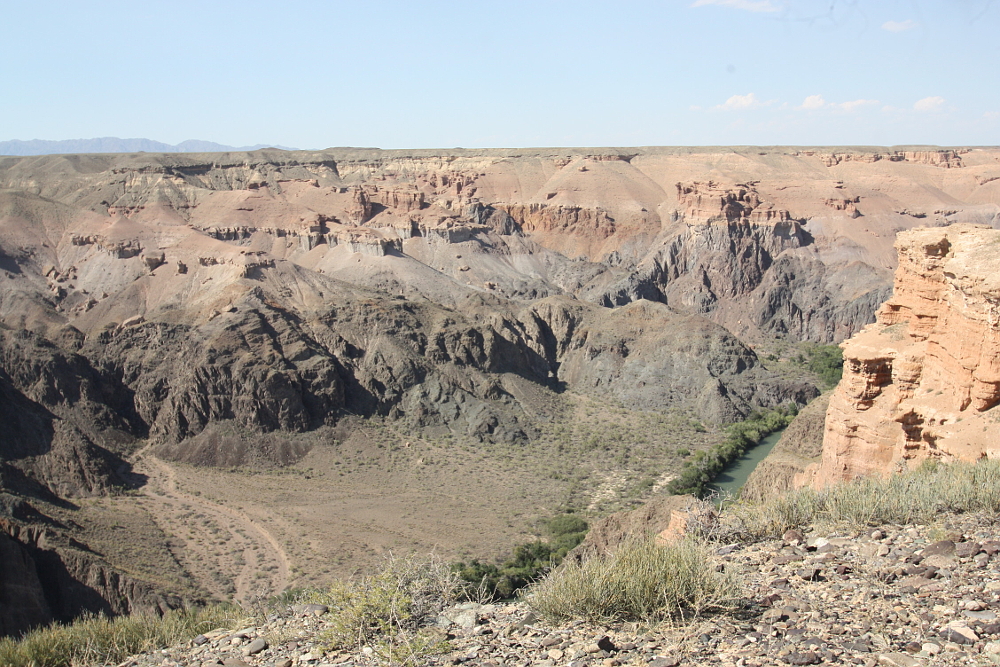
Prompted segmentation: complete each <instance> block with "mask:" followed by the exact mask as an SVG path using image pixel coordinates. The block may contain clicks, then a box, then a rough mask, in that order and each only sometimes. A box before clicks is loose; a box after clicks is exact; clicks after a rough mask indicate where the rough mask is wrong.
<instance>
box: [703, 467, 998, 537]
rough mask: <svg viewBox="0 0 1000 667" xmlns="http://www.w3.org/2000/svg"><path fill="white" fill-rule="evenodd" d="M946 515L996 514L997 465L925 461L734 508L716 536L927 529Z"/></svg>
mask: <svg viewBox="0 0 1000 667" xmlns="http://www.w3.org/2000/svg"><path fill="white" fill-rule="evenodd" d="M949 512H951V513H963V512H988V513H991V514H996V513H997V512H1000V461H997V460H982V461H979V462H978V463H950V464H941V463H937V462H935V461H928V462H926V463H924V464H923V465H922V466H920V467H919V468H917V469H916V470H913V471H910V472H905V473H901V474H897V475H891V476H889V477H887V478H885V479H882V478H879V477H868V478H864V479H858V480H854V481H851V482H845V483H843V484H836V485H833V486H831V487H829V488H827V489H824V490H822V491H815V490H813V489H811V488H806V489H800V490H798V491H791V492H789V493H786V494H784V495H781V496H778V497H775V498H772V499H769V500H767V501H765V502H762V503H735V504H733V505H732V506H730V507H728V508H726V510H725V511H724V512H723V514H722V516H721V517H720V524H719V527H718V530H720V531H722V533H723V535H721V538H722V539H744V540H758V539H769V538H776V537H780V536H781V535H782V534H783V533H784V532H785V531H786V530H788V529H790V528H799V527H803V526H808V525H811V524H813V525H815V524H829V525H831V526H836V525H843V526H847V527H850V528H861V527H865V526H879V525H884V524H889V523H894V524H908V523H918V522H923V523H928V522H932V521H933V520H934V519H935V518H936V517H938V516H939V515H941V514H944V513H949Z"/></svg>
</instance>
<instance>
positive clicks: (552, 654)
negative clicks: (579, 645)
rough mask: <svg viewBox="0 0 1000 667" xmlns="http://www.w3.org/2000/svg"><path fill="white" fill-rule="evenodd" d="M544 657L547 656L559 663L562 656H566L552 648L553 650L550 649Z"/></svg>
mask: <svg viewBox="0 0 1000 667" xmlns="http://www.w3.org/2000/svg"><path fill="white" fill-rule="evenodd" d="M546 655H547V656H549V659H550V660H555V661H556V662H558V661H560V660H562V659H563V656H564V655H566V653H565V652H563V651H560V650H559V649H557V648H554V649H550V650H549V652H548V653H546Z"/></svg>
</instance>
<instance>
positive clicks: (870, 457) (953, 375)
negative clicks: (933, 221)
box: [813, 225, 1000, 487]
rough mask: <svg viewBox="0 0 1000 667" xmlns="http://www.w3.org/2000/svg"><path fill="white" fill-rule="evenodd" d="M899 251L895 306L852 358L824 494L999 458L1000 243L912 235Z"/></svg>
mask: <svg viewBox="0 0 1000 667" xmlns="http://www.w3.org/2000/svg"><path fill="white" fill-rule="evenodd" d="M896 247H897V249H898V250H899V268H898V269H897V271H896V279H895V290H894V294H893V296H892V298H891V299H889V301H887V302H886V303H885V304H884V305H883V306H882V307H881V308H880V309H879V311H878V314H877V316H876V323H875V324H872V325H870V326H868V327H866V328H865V329H864V330H863V331H862V332H861V333H859V334H858V335H856V336H854V337H853V338H851V339H850V340H848V341H846V342H845V343H844V344H843V346H842V347H843V350H844V376H843V379H842V380H841V382H840V384H839V385H838V387H837V389H836V391H835V393H834V395H833V397H832V399H831V401H830V408H829V411H828V413H827V419H826V427H825V434H824V439H823V457H822V463H821V464H820V466H819V469H818V470H817V471H816V472H815V478H814V480H813V483H814V484H815V485H816V486H819V487H822V486H825V485H828V484H832V483H835V482H839V481H843V480H849V479H852V478H854V477H858V476H865V475H873V474H875V475H884V474H888V473H890V472H892V471H894V470H897V469H901V468H906V467H913V466H915V465H917V464H919V463H920V462H921V461H924V460H926V459H940V460H951V459H955V460H964V461H974V460H977V459H979V458H982V457H991V458H992V457H995V456H998V455H1000V440H998V437H997V436H998V435H1000V412H998V409H997V407H996V406H997V404H998V403H1000V272H998V271H997V257H998V255H997V250H998V248H1000V231H997V230H994V229H990V228H986V227H981V226H974V225H952V226H950V227H946V228H942V229H919V230H911V231H908V232H903V233H901V234H900V235H899V237H898V240H897V242H896Z"/></svg>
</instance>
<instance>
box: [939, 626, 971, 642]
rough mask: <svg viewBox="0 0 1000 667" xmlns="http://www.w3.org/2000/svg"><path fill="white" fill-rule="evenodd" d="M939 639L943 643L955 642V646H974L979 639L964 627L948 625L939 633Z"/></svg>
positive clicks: (969, 629)
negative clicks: (943, 641) (942, 640)
mask: <svg viewBox="0 0 1000 667" xmlns="http://www.w3.org/2000/svg"><path fill="white" fill-rule="evenodd" d="M939 634H940V635H941V638H942V639H944V640H945V641H949V642H955V643H956V644H965V645H969V644H975V643H976V640H978V639H979V637H978V636H977V635H976V633H975V632H974V631H973V630H972V628H970V627H967V626H964V625H949V626H947V627H946V628H944V629H943V630H941V632H940V633H939Z"/></svg>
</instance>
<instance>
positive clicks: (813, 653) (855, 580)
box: [123, 516, 1000, 667]
mask: <svg viewBox="0 0 1000 667" xmlns="http://www.w3.org/2000/svg"><path fill="white" fill-rule="evenodd" d="M980 519H981V518H977V517H972V516H948V517H943V525H944V530H945V531H946V534H945V535H943V536H942V534H941V530H942V526H940V525H939V526H923V525H917V526H906V527H902V526H883V527H881V528H874V529H869V530H867V531H864V532H859V533H852V534H831V533H825V532H823V533H821V532H818V531H815V530H813V531H808V530H807V531H806V532H805V534H803V533H802V532H800V531H789V532H788V533H787V534H786V535H785V537H784V539H783V540H774V541H767V542H758V543H752V544H731V545H725V546H721V547H720V548H718V549H717V551H716V556H715V558H716V560H717V561H718V567H720V568H726V569H731V570H734V571H737V572H739V573H741V574H742V576H743V577H744V580H745V587H744V590H743V596H742V605H741V608H740V609H738V611H737V613H734V614H720V615H715V616H708V617H705V618H703V619H699V620H698V621H697V622H694V623H674V624H664V625H660V626H658V627H646V626H643V625H639V624H636V623H611V624H608V625H603V626H601V625H595V624H588V623H583V622H581V621H576V622H573V623H570V624H564V625H560V624H551V623H546V622H544V621H542V620H540V619H538V618H536V616H535V615H534V614H533V613H532V612H531V611H530V609H528V608H527V607H526V606H525V605H524V603H523V602H518V603H513V604H501V605H477V604H469V603H467V604H464V605H459V606H458V607H455V608H452V609H448V610H446V611H445V612H444V613H443V614H442V615H441V616H440V617H439V619H438V624H439V626H440V630H439V633H440V636H441V638H442V639H444V638H447V639H448V642H449V645H448V650H447V652H446V653H444V654H443V655H438V656H429V657H425V658H423V659H420V660H418V661H417V663H416V664H427V665H444V664H452V665H457V664H470V665H502V664H535V665H541V666H546V667H554V666H555V665H571V666H573V667H583V666H585V665H607V666H608V667H614V666H615V665H636V666H641V667H678V666H681V665H720V666H726V667H732V666H737V665H738V666H757V667H760V666H763V665H814V664H815V665H819V664H824V665H825V664H837V665H865V666H866V667H874V666H875V665H885V666H889V667H893V666H894V667H920V666H922V665H958V664H962V665H968V664H974V665H992V664H995V658H996V656H997V655H1000V617H998V615H997V614H998V610H1000V597H998V595H1000V585H998V583H997V577H998V575H1000V570H998V556H997V554H998V553H1000V534H998V532H997V531H996V527H995V526H992V525H989V523H990V522H988V521H987V522H985V523H983V522H981V521H980ZM327 611H328V610H327V609H326V607H323V606H315V605H313V606H307V605H295V606H292V607H289V608H284V609H280V610H277V612H276V613H273V614H271V615H269V616H267V617H266V618H265V617H264V616H261V617H260V618H258V619H256V621H255V622H253V623H252V624H250V625H248V627H245V628H242V629H240V630H237V631H232V630H230V631H227V630H215V631H212V632H206V633H205V634H204V635H202V636H200V637H198V638H196V639H195V640H194V641H193V642H191V643H189V644H188V645H185V646H175V647H171V648H169V649H167V650H163V651H157V652H155V653H151V654H146V655H138V656H135V657H133V658H131V659H130V660H128V661H126V662H124V663H123V667H153V666H156V667H160V666H163V667H172V666H180V665H231V666H233V667H240V666H242V667H253V666H256V665H277V666H281V667H292V665H315V666H316V667H324V666H327V665H345V666H346V665H371V664H377V662H376V660H375V658H374V657H373V650H372V648H371V647H367V646H366V647H361V648H360V649H359V650H339V651H330V650H329V649H327V648H326V647H325V646H324V643H323V640H322V635H323V632H324V631H326V630H328V628H330V627H331V625H332V623H333V621H332V619H331V617H330V615H329V614H328V613H327Z"/></svg>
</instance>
